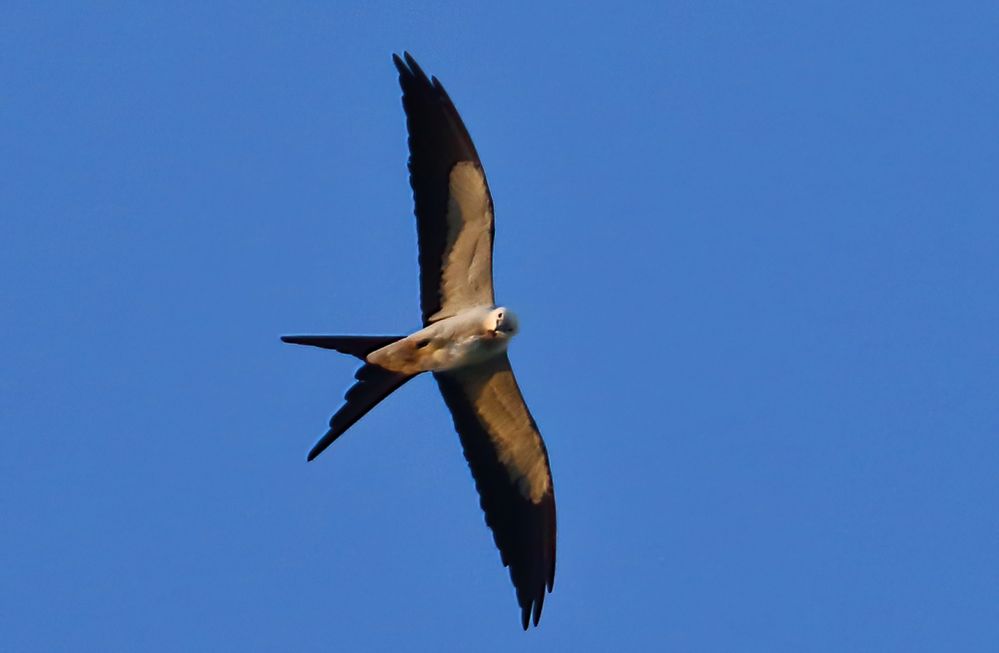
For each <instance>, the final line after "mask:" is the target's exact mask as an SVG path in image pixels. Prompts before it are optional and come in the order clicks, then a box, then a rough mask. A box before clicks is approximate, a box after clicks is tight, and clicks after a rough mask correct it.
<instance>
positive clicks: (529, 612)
mask: <svg viewBox="0 0 999 653" xmlns="http://www.w3.org/2000/svg"><path fill="white" fill-rule="evenodd" d="M393 61H394V62H395V66H396V68H398V70H399V84H400V85H401V86H402V106H403V108H404V109H405V111H406V124H407V127H408V129H409V182H410V185H411V186H412V187H413V199H414V202H415V205H416V206H415V210H414V212H415V214H416V230H417V234H418V237H419V262H420V305H421V308H422V310H423V328H422V329H420V330H419V331H417V332H415V333H413V334H411V335H408V336H285V337H283V338H282V340H284V341H285V342H289V343H293V344H298V345H312V346H315V347H323V348H326V349H334V350H336V351H339V352H342V353H344V354H349V355H352V356H356V357H357V358H359V359H361V360H362V361H363V362H364V365H362V366H361V368H360V369H359V370H358V371H357V374H356V375H355V378H356V379H357V382H356V383H355V384H354V385H353V386H352V387H351V388H350V389H349V390H348V391H347V394H346V397H345V399H346V403H345V404H344V405H343V406H342V407H341V408H340V410H338V411H337V412H336V414H335V415H333V417H332V419H330V428H329V431H328V432H327V433H326V435H324V436H323V437H321V438H320V439H319V441H318V442H317V443H316V445H315V446H314V447H313V448H312V451H310V452H309V460H312V459H313V458H315V457H316V456H318V455H319V454H320V453H322V452H323V450H324V449H326V447H328V446H329V445H330V444H332V443H333V441H334V440H336V439H337V438H338V437H340V435H341V434H342V433H343V432H344V431H346V430H347V429H348V428H350V426H351V425H352V424H354V422H356V421H357V420H359V419H360V418H361V417H363V416H364V415H365V413H367V412H368V411H369V410H371V409H372V408H374V407H375V405H376V404H378V402H380V401H381V400H382V399H384V398H385V397H387V396H388V395H389V394H391V393H392V392H393V391H394V390H396V389H397V388H398V387H400V386H401V385H402V384H403V383H405V382H406V381H408V380H409V379H411V378H413V377H414V376H416V375H418V374H420V373H422V372H431V373H432V374H433V375H434V378H435V379H436V380H437V384H438V386H439V387H440V390H441V394H443V395H444V401H445V403H446V404H447V406H448V408H449V409H450V410H451V414H452V415H453V417H454V426H455V429H456V430H457V431H458V436H459V438H460V439H461V446H462V448H463V449H464V452H465V458H466V459H468V464H469V467H471V469H472V475H473V476H474V477H475V486H476V488H477V489H478V491H479V497H480V500H481V501H480V503H481V505H482V510H483V511H485V516H486V524H488V525H489V528H491V529H492V532H493V537H494V539H495V540H496V546H497V547H498V548H499V551H500V557H501V558H502V560H503V564H504V565H505V566H507V567H509V568H510V578H511V579H512V580H513V584H514V587H515V588H516V590H517V602H518V603H519V604H520V609H521V622H522V624H523V627H524V629H525V630H526V629H527V626H528V622H529V621H530V620H531V619H532V618H533V621H534V625H535V626H537V625H538V619H539V618H540V617H541V607H542V605H543V604H544V600H545V590H546V589H547V590H548V591H549V592H550V591H551V590H552V584H553V583H554V580H555V493H554V487H553V485H552V477H551V471H550V469H549V466H548V453H547V451H546V450H545V443H544V441H542V439H541V433H540V432H539V431H538V427H537V425H536V424H535V423H534V419H533V418H532V417H531V413H530V411H528V409H527V404H525V403H524V398H523V396H521V394H520V389H519V388H518V387H517V381H516V379H515V378H514V375H513V369H512V368H511V367H510V360H509V359H508V358H507V355H506V349H507V345H508V344H509V343H510V339H511V338H512V337H513V336H514V334H516V333H517V328H518V324H517V318H516V316H515V315H514V314H513V312H512V311H510V310H509V309H508V308H504V307H502V306H496V302H495V299H494V297H493V270H492V251H493V201H492V198H491V197H490V195H489V186H488V185H487V184H486V177H485V173H484V172H483V170H482V163H481V162H480V161H479V155H478V154H477V153H476V151H475V146H474V145H473V144H472V139H471V138H470V137H469V135H468V131H467V130H466V129H465V125H464V123H462V121H461V117H460V116H459V115H458V110H457V109H455V108H454V104H453V103H452V102H451V98H449V97H448V95H447V93H446V92H445V91H444V87H443V86H441V83H440V82H439V81H437V79H436V78H433V77H430V78H428V77H427V75H426V74H425V73H424V72H423V70H422V69H420V67H419V65H417V63H416V61H414V60H413V57H411V56H410V55H409V53H406V54H405V57H404V58H399V57H398V56H397V55H393Z"/></svg>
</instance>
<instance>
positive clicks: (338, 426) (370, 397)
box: [281, 336, 415, 460]
mask: <svg viewBox="0 0 999 653" xmlns="http://www.w3.org/2000/svg"><path fill="white" fill-rule="evenodd" d="M403 337H404V336H281V340H283V341H284V342H288V343H291V344H293V345H310V346H312V347H322V348H323V349H333V350H334V351H338V352H341V353H343V354H350V355H351V356H355V357H357V358H360V359H361V360H362V361H363V360H364V359H365V357H366V356H367V355H368V354H370V353H371V352H373V351H375V350H376V349H381V348H382V347H384V346H385V345H390V344H392V343H393V342H395V341H396V340H401V339H402V338H403ZM413 376H415V375H413V374H401V373H399V372H392V371H389V370H387V369H385V368H384V367H379V366H377V365H372V364H370V363H365V364H364V365H362V366H361V368H360V369H358V370H357V372H356V373H355V374H354V378H355V379H357V383H355V384H354V385H352V386H351V387H350V389H349V390H347V394H346V395H344V399H346V400H347V403H345V404H344V405H343V406H341V407H340V410H338V411H336V413H335V414H334V415H333V417H332V418H330V428H329V431H327V432H326V435H324V436H323V437H321V438H319V441H318V442H316V444H315V446H313V447H312V450H311V451H310V452H309V460H312V459H313V458H315V457H316V456H318V455H319V454H321V453H322V452H323V451H324V450H325V449H326V447H328V446H330V445H331V444H333V441H334V440H336V439H337V438H338V437H340V436H341V435H342V434H343V433H344V431H346V430H347V429H349V428H350V427H351V426H353V425H354V423H355V422H356V421H357V420H359V419H361V418H362V417H364V416H365V415H366V414H367V413H368V411H369V410H371V409H372V408H374V407H375V406H377V405H378V402H380V401H381V400H382V399H384V398H385V397H387V396H389V395H390V394H392V393H393V392H395V391H396V390H397V389H398V388H399V387H400V386H402V384H403V383H405V382H406V381H409V380H410V379H411V378H413Z"/></svg>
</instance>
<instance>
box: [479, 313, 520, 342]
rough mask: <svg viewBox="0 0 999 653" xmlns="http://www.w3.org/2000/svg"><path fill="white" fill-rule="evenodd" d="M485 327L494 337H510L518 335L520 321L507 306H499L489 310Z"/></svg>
mask: <svg viewBox="0 0 999 653" xmlns="http://www.w3.org/2000/svg"><path fill="white" fill-rule="evenodd" d="M485 327H486V331H487V332H488V333H489V335H491V336H493V337H499V338H510V337H512V336H515V335H517V331H519V330H520V323H519V322H518V321H517V316H516V315H515V314H514V312H513V311H511V310H510V309H509V308H506V307H505V306H499V307H497V308H494V309H493V310H491V311H489V315H488V316H487V317H486V323H485Z"/></svg>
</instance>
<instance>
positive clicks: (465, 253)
mask: <svg viewBox="0 0 999 653" xmlns="http://www.w3.org/2000/svg"><path fill="white" fill-rule="evenodd" d="M404 56H405V59H401V58H399V56H398V55H392V60H393V61H394V62H395V66H396V68H398V69H399V85H400V86H401V87H402V106H403V108H404V109H405V110H406V126H407V128H408V130H409V183H410V185H411V186H412V187H413V201H414V203H415V209H414V212H415V213H416V231H417V235H418V237H419V246H420V307H421V308H422V310H423V323H424V324H430V323H431V322H435V321H437V320H440V319H443V318H445V317H449V316H451V315H454V314H456V313H458V312H460V311H461V310H462V309H466V308H471V307H473V306H483V305H491V304H493V303H494V300H493V261H492V259H493V253H492V252H493V201H492V197H490V195H489V186H488V185H487V184H486V177H485V173H484V172H483V170H482V163H481V162H480V161H479V155H478V154H477V153H476V151H475V146H474V145H473V144H472V139H471V138H470V137H469V136H468V130H466V129H465V125H464V123H462V121H461V116H459V115H458V110H457V109H455V108H454V104H453V103H452V102H451V98H449V97H448V95H447V93H446V92H445V91H444V87H443V86H441V83H440V82H439V81H437V78H436V77H435V78H429V79H428V78H427V75H426V73H424V72H423V70H422V69H420V66H419V65H418V64H417V63H416V61H414V60H413V57H412V56H410V54H409V53H408V52H407V53H406V54H405V55H404Z"/></svg>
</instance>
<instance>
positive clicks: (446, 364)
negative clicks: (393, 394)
mask: <svg viewBox="0 0 999 653" xmlns="http://www.w3.org/2000/svg"><path fill="white" fill-rule="evenodd" d="M497 314H498V315H499V316H502V317H499V318H497ZM507 316H512V313H510V312H509V311H508V310H506V309H503V308H495V307H493V306H476V307H474V308H469V309H466V310H464V311H462V312H460V313H458V314H456V315H452V316H451V317H446V318H444V319H442V320H440V321H439V322H433V323H431V324H429V325H427V326H425V327H423V328H422V329H420V330H419V331H417V332H416V333H413V334H411V335H409V336H406V337H405V338H403V339H401V340H397V341H395V342H393V343H391V344H388V345H385V346H384V347H382V348H380V349H376V350H375V351H373V352H371V353H370V354H368V355H367V356H366V357H365V360H366V361H367V362H368V363H372V364H374V365H378V366H379V367H383V368H385V369H387V370H391V371H393V372H401V373H403V374H419V373H420V372H446V371H448V370H453V369H457V368H460V367H464V366H467V365H472V364H475V363H480V362H483V361H485V360H487V359H488V358H491V357H493V356H495V355H497V354H501V353H503V352H505V351H506V347H507V345H508V344H509V342H510V338H512V337H513V335H514V334H515V333H516V327H514V329H512V330H504V329H501V328H497V325H496V322H497V320H503V319H505V318H507ZM514 324H516V322H514Z"/></svg>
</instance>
